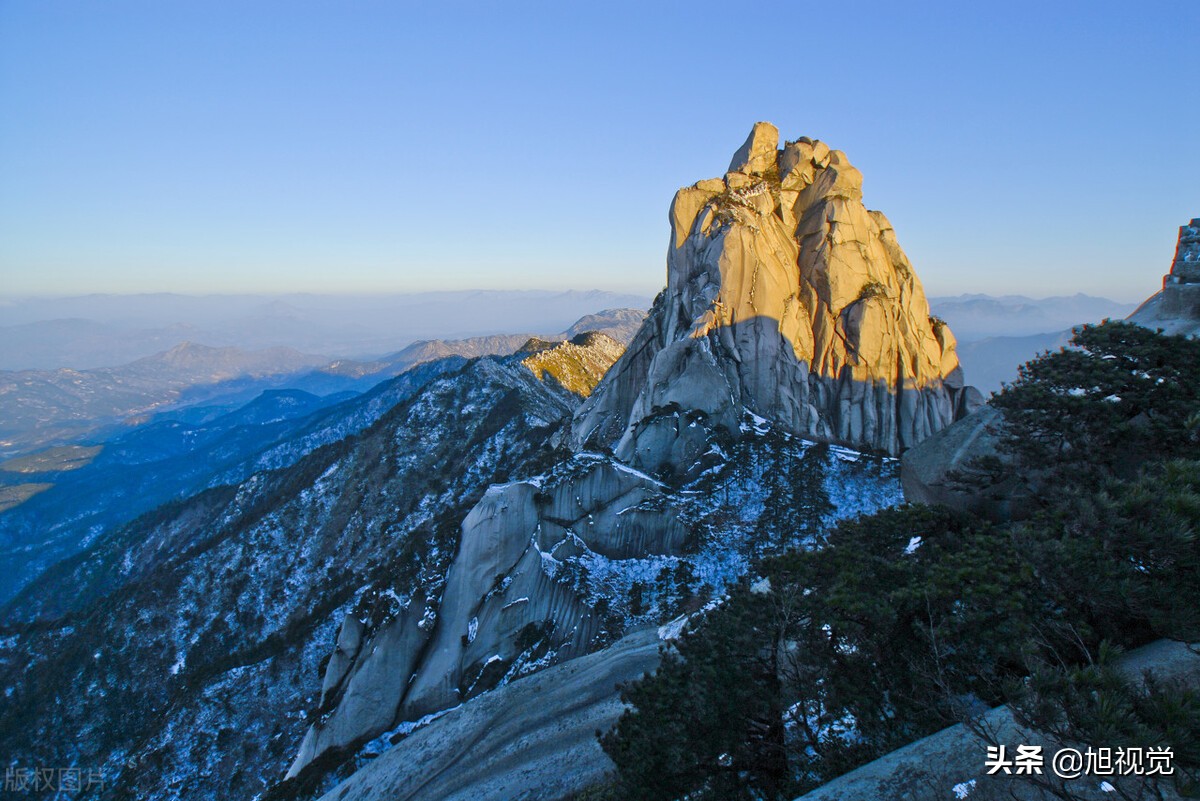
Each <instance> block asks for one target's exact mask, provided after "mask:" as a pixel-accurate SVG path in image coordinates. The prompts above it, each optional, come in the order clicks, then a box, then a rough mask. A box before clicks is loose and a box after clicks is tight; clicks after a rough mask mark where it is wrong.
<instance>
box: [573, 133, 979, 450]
mask: <svg viewBox="0 0 1200 801" xmlns="http://www.w3.org/2000/svg"><path fill="white" fill-rule="evenodd" d="M669 220H670V223H671V238H670V245H669V247H668V253H667V288H666V290H665V292H664V293H663V295H662V296H660V298H659V300H658V301H656V304H655V309H654V311H653V312H652V313H651V317H650V318H648V320H647V323H646V329H647V330H644V331H643V333H645V334H646V337H645V342H643V343H642V345H641V348H640V350H641V352H642V356H641V357H639V359H638V360H637V362H638V363H637V365H636V370H645V371H646V372H647V375H646V376H645V379H644V380H640V379H639V377H638V376H636V375H633V374H630V370H631V369H635V366H634V364H633V363H634V361H635V358H634V357H633V356H630V357H628V358H626V359H623V360H622V362H620V363H618V365H617V366H616V367H615V368H614V370H613V373H612V378H611V382H612V383H613V384H614V385H615V384H617V383H620V384H621V385H622V386H623V387H624V388H625V391H626V392H627V391H629V390H631V389H635V388H636V390H637V392H636V395H637V397H636V400H633V401H631V402H629V404H628V406H627V407H625V408H622V406H623V404H622V402H621V401H620V399H614V398H612V397H611V395H614V394H618V393H605V392H601V393H600V394H601V397H600V398H596V399H594V400H592V401H589V403H588V404H585V406H584V408H583V409H581V410H580V412H579V414H578V415H577V416H576V425H575V438H576V441H578V442H583V441H585V440H588V439H589V438H590V439H599V440H601V441H603V440H605V439H609V440H615V441H616V444H617V448H618V453H619V454H620V455H622V456H624V457H628V458H631V459H632V460H633V461H635V462H645V463H646V464H647V465H648V466H649V465H652V464H653V463H654V462H655V461H656V460H658V459H660V458H661V457H662V454H661V453H657V452H652V451H659V450H661V448H660V447H659V446H658V445H655V446H654V447H652V448H650V449H649V450H648V451H646V452H645V453H642V454H641V456H639V453H641V452H640V451H639V447H640V446H639V445H638V440H639V438H641V437H640V434H639V428H640V429H645V428H646V426H645V425H644V424H643V423H644V420H645V419H646V417H647V416H649V415H652V414H654V413H655V410H656V409H662V408H665V407H668V406H671V405H672V404H674V406H675V407H680V408H685V409H697V410H700V411H702V412H704V413H705V414H707V415H709V416H711V417H712V418H713V419H714V423H715V424H716V425H718V426H723V427H725V428H733V427H735V426H736V425H737V418H738V417H739V415H740V414H741V413H742V410H743V409H746V410H749V411H751V412H753V413H755V414H760V415H763V416H766V417H770V418H771V419H774V420H776V421H778V422H780V423H782V424H783V425H784V426H785V427H787V428H789V429H791V430H793V431H795V432H796V433H798V434H801V435H806V436H811V437H814V438H818V439H825V440H830V441H837V442H841V443H844V444H847V445H851V446H854V447H861V448H869V449H874V450H880V451H885V452H888V453H892V454H897V453H899V452H901V451H902V450H904V449H905V448H907V447H910V446H912V445H915V444H916V443H917V442H919V441H920V440H922V439H924V438H925V437H927V436H929V435H930V434H932V433H934V432H935V431H937V430H940V429H941V428H944V427H945V426H947V425H949V424H950V423H951V422H953V420H954V419H956V417H958V416H961V414H962V413H963V412H964V411H965V406H966V405H974V403H975V401H976V396H977V393H974V391H973V390H970V391H968V389H966V388H964V387H963V386H962V378H961V370H960V369H959V365H958V356H957V354H956V352H955V340H954V336H953V334H951V332H950V330H949V329H948V328H947V327H946V326H945V324H944V323H941V322H940V321H938V320H935V319H934V318H932V317H931V316H930V313H929V303H928V301H927V299H926V297H925V292H924V290H923V289H922V287H921V283H920V281H919V280H918V279H917V277H916V273H915V272H914V270H913V268H912V265H911V264H910V263H909V261H908V258H907V257H906V256H905V255H904V251H903V250H901V248H900V246H899V243H898V242H897V241H896V235H895V231H894V230H893V229H892V226H891V223H889V222H888V220H887V218H886V217H885V216H884V215H883V214H881V213H880V212H877V211H869V210H867V208H866V207H865V206H864V205H863V203H862V173H860V172H859V171H858V170H857V169H855V168H854V167H853V166H852V165H851V164H850V161H849V159H848V158H847V156H846V154H845V153H842V152H841V151H839V150H831V149H830V148H829V147H828V146H827V145H825V144H824V143H823V142H820V141H818V140H811V139H807V138H801V139H798V140H796V141H794V142H788V143H786V144H785V145H784V146H783V147H782V148H779V134H778V131H777V130H776V128H775V126H773V125H771V124H770V123H761V122H760V123H757V124H756V125H755V126H754V128H753V130H752V131H751V133H750V137H749V138H748V139H747V141H746V143H745V144H744V145H742V147H741V148H740V149H739V150H738V152H737V153H736V154H735V156H734V158H733V161H732V163H731V164H730V170H729V172H727V173H726V174H725V176H724V178H722V179H716V178H714V179H707V180H703V181H699V182H697V183H696V184H693V185H692V186H690V187H686V188H684V189H680V190H679V192H677V193H676V195H675V199H674V201H673V202H672V204H671V211H670V215H669ZM639 339H641V337H640V336H639ZM637 348H638V340H635V342H634V345H632V346H631V348H630V350H631V352H632V351H634V350H635V349H637ZM608 380H610V379H606V381H608ZM602 388H603V385H602ZM618 421H623V426H624V427H623V429H622V432H621V434H620V436H619V437H617V436H616V434H617V432H616V429H617V428H619V427H621V424H618ZM678 456H679V454H678V453H675V457H678ZM672 458H674V457H672Z"/></svg>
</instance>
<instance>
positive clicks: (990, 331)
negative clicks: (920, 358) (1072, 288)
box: [929, 293, 1138, 342]
mask: <svg viewBox="0 0 1200 801" xmlns="http://www.w3.org/2000/svg"><path fill="white" fill-rule="evenodd" d="M1137 305H1138V304H1136V303H1122V302H1120V301H1115V300H1109V299H1108V298H1098V297H1093V296H1092V295H1084V294H1082V293H1081V294H1077V295H1064V296H1060V297H1052V298H1027V297H1025V296H1023V295H1002V296H1000V297H994V296H991V295H955V296H953V297H936V298H930V299H929V307H930V309H931V310H932V312H933V313H934V314H935V315H937V316H938V317H941V318H942V319H943V320H945V321H946V322H947V323H949V324H950V330H951V331H953V332H954V336H955V337H957V338H958V341H959V342H972V341H974V340H977V339H984V338H985V337H999V336H1005V337H1023V336H1028V335H1030V334H1046V333H1049V332H1052V331H1054V332H1057V331H1064V330H1067V329H1069V328H1071V327H1073V326H1076V325H1080V324H1082V323H1098V322H1100V321H1101V320H1103V319H1104V318H1106V317H1111V318H1114V319H1123V318H1125V317H1128V316H1129V315H1130V314H1131V313H1132V312H1133V310H1134V309H1136V308H1137Z"/></svg>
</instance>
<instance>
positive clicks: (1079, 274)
mask: <svg viewBox="0 0 1200 801" xmlns="http://www.w3.org/2000/svg"><path fill="white" fill-rule="evenodd" d="M901 5H902V4H883V3H878V4H875V3H831V2H814V3H759V4H745V5H743V4H738V3H729V2H723V3H711V4H706V3H701V2H687V3H649V2H642V3H633V4H617V3H608V2H604V3H591V4H586V5H585V4H580V3H564V2H554V3H552V2H546V3H536V4H510V3H495V2H489V3H482V2H481V3H456V2H447V3H420V4H417V3H396V2H389V3H383V2H379V3H374V2H350V1H346V2H327V3H298V2H286V3H285V2H278V3H268V2H215V1H214V0H204V1H203V2H200V1H197V2H161V1H160V0H147V1H146V2H121V1H120V0H115V1H113V2H102V3H99V2H91V1H90V0H89V2H56V1H55V0H19V1H18V0H0V294H29V293H55V294H58V293H81V292H90V291H104V292H142V291H162V290H165V291H181V292H213V291H224V292H239V291H253V292H261V291H296V290H307V291H318V292H325V291H355V292H357V291H363V290H401V291H404V290H416V289H429V288H464V287H500V286H515V287H523V288H524V287H546V288H565V287H576V288H590V287H601V288H620V289H637V290H642V291H647V292H650V291H654V290H655V289H656V288H657V287H659V286H661V285H662V282H663V280H664V272H665V269H664V254H665V250H666V243H667V224H666V214H667V207H668V204H669V202H670V199H671V195H672V193H673V192H674V191H675V189H676V188H678V187H679V186H681V185H684V184H690V183H692V182H693V181H696V180H698V179H701V178H705V177H711V176H716V175H719V174H721V173H722V172H723V171H724V169H725V167H726V165H727V163H728V159H729V157H730V155H731V154H732V153H733V151H734V150H735V149H736V148H737V147H738V145H740V144H741V142H742V140H743V139H744V138H745V135H746V133H747V132H748V130H749V128H750V125H751V124H752V123H753V122H754V121H755V120H759V119H766V120H771V121H773V122H774V123H776V124H777V125H778V126H779V127H780V129H781V132H782V133H783V135H784V136H785V137H787V138H795V137H797V136H801V135H807V136H812V137H818V138H821V139H823V140H825V141H827V142H829V143H830V145H831V146H833V147H836V148H840V149H842V150H844V151H846V152H847V154H848V155H849V157H850V159H851V161H852V162H854V163H855V164H856V165H857V166H858V167H859V168H860V169H861V170H862V171H863V173H864V175H865V177H866V180H865V195H866V197H865V199H866V202H867V205H868V206H869V207H871V208H878V209H881V210H883V211H884V212H885V213H886V214H887V215H888V216H889V217H890V218H891V220H892V222H893V223H894V225H895V226H896V230H897V233H898V236H899V238H900V243H901V245H902V246H903V247H904V248H905V249H906V250H907V252H908V254H909V256H910V258H911V259H912V260H913V262H914V264H915V265H916V268H917V272H918V274H919V275H920V276H921V277H922V279H923V280H924V282H925V284H926V288H927V290H928V291H929V292H930V294H947V293H957V292H965V291H983V292H991V293H1001V292H1012V293H1024V294H1030V295H1035V296H1044V295H1050V294H1057V293H1063V292H1076V291H1083V292H1088V293H1091V294H1100V295H1107V296H1110V297H1114V298H1119V299H1134V298H1140V297H1143V296H1145V295H1148V294H1150V293H1151V292H1152V291H1154V289H1155V288H1156V287H1157V285H1158V282H1159V279H1160V276H1161V274H1162V273H1163V272H1165V271H1166V269H1167V267H1168V265H1169V261H1170V258H1171V255H1172V253H1173V248H1174V239H1175V234H1176V230H1177V227H1178V226H1179V225H1181V224H1183V223H1184V222H1186V221H1187V220H1188V219H1189V218H1190V217H1193V216H1200V99H1198V98H1197V95H1196V91H1197V90H1196V78H1197V68H1198V66H1197V61H1196V55H1197V47H1198V44H1197V42H1198V41H1200V40H1198V39H1197V37H1198V36H1200V3H1197V2H1194V1H1193V2H1173V3H1153V2H1149V3H1147V2H1138V3H1134V2H1122V3H1103V2H1091V3H1057V2H1056V3H1045V2H1040V3H1015V2H1004V3H973V2H961V0H959V1H958V2H953V3H945V4H932V3H919V4H918V3H910V4H903V5H908V6H917V7H918V10H913V9H912V8H900V6H901Z"/></svg>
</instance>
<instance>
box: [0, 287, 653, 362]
mask: <svg viewBox="0 0 1200 801" xmlns="http://www.w3.org/2000/svg"><path fill="white" fill-rule="evenodd" d="M649 305H650V297H649V296H645V295H637V294H630V293H618V292H605V291H601V290H592V291H566V292H552V291H534V290H521V291H518V290H470V291H461V292H424V293H411V294H378V295H305V294H292V295H201V296H191V295H174V294H150V295H85V296H80V297H66V298H2V297H0V369H4V370H28V369H37V370H45V369H53V368H62V367H66V368H71V369H74V370H85V369H90V368H95V367H112V366H116V365H121V364H126V363H128V362H131V361H134V360H135V359H139V358H142V357H145V356H150V355H153V354H155V353H158V352H160V351H163V350H168V349H170V348H172V347H174V346H175V345H178V344H180V343H181V342H185V341H189V342H196V343H202V344H205V345H209V346H213V347H222V346H236V347H238V348H243V349H247V350H253V349H261V348H269V347H289V348H293V349H295V350H299V351H303V352H305V353H315V354H320V355H322V356H325V357H326V358H327V359H328V358H334V357H342V358H347V357H348V358H353V359H356V360H366V361H370V360H373V359H375V358H378V357H379V356H380V355H381V354H385V353H394V352H395V351H397V350H399V349H400V348H403V347H405V346H407V345H408V344H410V343H412V342H414V341H415V340H417V339H465V338H470V337H478V336H486V335H492V334H496V333H498V332H506V333H511V332H514V331H534V332H543V333H545V332H554V331H565V330H566V329H567V327H568V326H570V325H571V324H572V323H574V322H575V321H576V320H578V319H579V318H581V317H584V316H586V315H588V314H593V313H595V312H598V311H600V310H602V309H614V308H635V309H645V308H648V307H649Z"/></svg>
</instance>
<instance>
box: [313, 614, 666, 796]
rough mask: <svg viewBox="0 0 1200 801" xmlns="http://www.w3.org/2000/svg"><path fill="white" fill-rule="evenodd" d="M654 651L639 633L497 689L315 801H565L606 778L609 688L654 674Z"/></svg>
mask: <svg viewBox="0 0 1200 801" xmlns="http://www.w3.org/2000/svg"><path fill="white" fill-rule="evenodd" d="M662 646H663V641H662V640H661V639H660V638H659V632H658V631H657V630H655V629H653V628H650V629H642V630H640V631H637V632H635V633H633V634H630V635H629V636H627V637H625V638H623V639H621V640H620V641H618V642H616V643H614V644H613V645H612V646H610V647H609V648H607V649H605V650H604V651H603V652H601V653H596V654H591V655H588V656H584V657H582V658H580V659H575V660H572V661H571V662H568V663H567V664H564V665H558V666H556V667H552V668H550V669H548V670H545V671H543V672H541V673H538V674H537V675H535V676H530V677H529V678H528V679H523V680H522V681H519V682H515V683H513V684H509V685H506V686H504V687H501V688H499V689H497V690H496V691H494V692H490V693H488V694H487V695H484V696H481V697H480V698H479V699H477V700H475V701H473V702H472V703H470V704H465V705H463V706H461V707H459V708H457V709H454V710H451V711H449V712H447V713H446V714H445V715H442V716H441V717H439V718H437V719H435V720H433V721H432V722H430V723H429V724H427V725H426V726H424V727H422V728H419V729H417V730H416V731H414V732H413V733H412V734H410V735H409V736H408V737H406V738H405V739H404V740H402V741H401V742H400V743H398V744H397V745H396V746H395V747H393V748H390V749H388V750H387V751H386V752H384V753H383V754H382V755H380V756H379V758H378V759H374V760H372V761H371V762H370V763H368V764H367V766H366V767H364V768H363V769H362V770H360V771H358V772H357V773H355V774H354V776H352V777H351V778H350V779H349V780H348V781H346V782H345V783H343V784H341V785H339V786H338V787H337V788H336V789H334V790H331V791H330V792H329V793H328V794H327V795H326V796H324V798H325V799H327V801H376V799H381V798H387V799H391V801H512V799H517V798H570V797H572V796H573V794H575V793H578V792H581V791H583V790H585V789H587V788H588V787H590V786H592V785H594V784H597V783H599V782H602V781H604V780H605V778H606V777H607V775H608V774H609V772H610V771H611V770H612V763H611V762H610V761H609V759H608V757H607V756H606V755H605V754H604V752H603V751H601V750H600V743H599V742H597V741H596V732H597V731H604V730H606V729H608V728H609V727H610V726H612V725H613V724H614V723H615V722H616V720H617V718H619V717H620V716H621V713H622V712H623V711H624V710H625V704H623V703H622V702H621V699H620V697H619V695H618V694H617V693H615V692H613V687H614V686H616V685H618V684H621V683H623V682H629V681H636V680H637V679H639V678H641V677H642V675H643V674H644V673H646V672H647V671H651V670H653V669H655V668H656V667H657V666H658V662H659V651H660V649H661V647H662Z"/></svg>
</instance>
